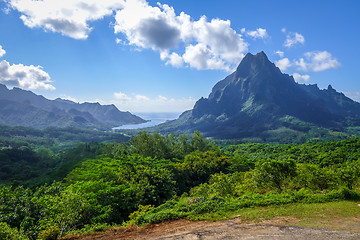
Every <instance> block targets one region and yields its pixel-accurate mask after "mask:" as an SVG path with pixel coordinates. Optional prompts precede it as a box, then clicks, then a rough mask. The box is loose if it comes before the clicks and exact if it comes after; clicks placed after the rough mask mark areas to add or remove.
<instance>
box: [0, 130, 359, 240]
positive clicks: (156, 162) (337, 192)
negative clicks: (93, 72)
mask: <svg viewBox="0 0 360 240" xmlns="http://www.w3.org/2000/svg"><path fill="white" fill-rule="evenodd" d="M359 147H360V140H359V139H351V140H344V141H341V142H328V143H307V144H303V145H268V144H242V145H236V146H228V147H225V148H223V150H222V151H221V150H219V149H218V148H217V147H216V146H215V145H214V144H213V143H211V142H209V141H207V140H206V139H204V138H202V136H201V134H200V133H198V132H197V133H195V134H194V135H193V136H192V137H187V136H186V135H182V136H176V135H165V136H161V135H158V134H148V133H142V134H140V135H138V136H137V137H135V138H134V139H132V140H131V141H130V144H128V145H125V144H121V143H110V144H104V143H103V144H98V143H87V144H80V145H79V146H78V147H77V148H73V149H68V150H66V151H64V152H63V153H62V155H61V156H63V157H65V156H67V154H68V155H69V156H71V157H69V161H64V162H63V163H64V164H65V163H68V164H69V165H68V167H64V168H63V171H60V170H59V168H55V172H56V173H57V174H55V175H56V176H60V174H59V172H61V174H63V176H66V177H65V178H63V179H62V181H61V182H54V183H52V184H50V185H48V184H45V185H42V186H38V187H37V188H32V189H29V188H24V187H22V186H18V187H16V186H5V187H2V188H0V222H5V223H6V224H7V225H6V226H9V227H10V230H11V229H13V230H14V231H15V230H17V231H18V232H20V234H23V233H24V234H26V237H28V238H29V239H37V238H38V237H39V236H42V237H43V238H46V237H48V238H51V237H53V238H56V235H57V234H60V235H64V234H67V233H71V232H72V233H75V232H88V231H91V230H94V231H96V230H97V229H98V230H99V229H105V228H107V227H108V226H112V225H114V224H122V223H124V222H127V223H128V224H131V223H136V224H139V225H142V224H147V223H155V222H161V221H165V220H172V219H178V218H189V219H198V218H201V216H204V215H206V214H211V213H216V212H222V211H236V210H238V209H243V208H249V207H255V206H270V205H284V204H290V203H313V202H317V203H318V202H329V201H339V200H360V197H359V193H358V191H357V190H356V189H357V188H359V187H360V184H359V180H360V167H359V166H360V164H359V163H360V162H359V159H360V151H359V150H358V149H359ZM144 149H146V151H144ZM22 153H24V152H22V151H19V152H17V151H14V154H20V155H21V154H22ZM36 154H39V155H36ZM36 154H35V156H46V151H40V152H39V153H38V152H36ZM20 155H18V156H20ZM76 156H79V158H78V159H77V158H76ZM25 157H29V158H31V157H32V155H26V154H25ZM86 158H89V159H87V160H85V159H86ZM15 159H16V158H15ZM44 159H47V158H46V157H44ZM63 159H65V158H63ZM71 159H72V160H71ZM30 162H31V161H30ZM44 162H46V161H44ZM19 166H20V165H19ZM62 166H66V165H62ZM45 169H46V168H45ZM179 196H181V197H179ZM11 231H12V230H11ZM54 236H55V237H54Z"/></svg>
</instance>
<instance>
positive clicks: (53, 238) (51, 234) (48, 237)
mask: <svg viewBox="0 0 360 240" xmlns="http://www.w3.org/2000/svg"><path fill="white" fill-rule="evenodd" d="M59 235H60V229H59V228H58V227H57V226H51V227H49V228H47V229H45V230H43V231H42V232H41V233H40V235H39V237H40V239H42V240H57V239H58V237H59Z"/></svg>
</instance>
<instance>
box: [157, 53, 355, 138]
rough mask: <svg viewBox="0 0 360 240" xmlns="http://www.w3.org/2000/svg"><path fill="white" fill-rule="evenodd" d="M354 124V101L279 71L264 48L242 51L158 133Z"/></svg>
mask: <svg viewBox="0 0 360 240" xmlns="http://www.w3.org/2000/svg"><path fill="white" fill-rule="evenodd" d="M359 124H360V104H359V103H358V102H355V101H353V100H351V99H350V98H348V97H346V96H345V95H344V94H342V93H339V92H337V91H336V90H335V89H333V88H332V86H330V85H329V86H328V88H327V89H323V90H320V89H319V88H318V86H317V85H316V84H315V85H305V84H299V83H296V82H295V81H294V78H293V77H292V76H289V75H288V74H283V73H282V72H281V71H280V69H279V68H277V67H276V66H275V64H273V63H271V62H270V61H269V59H268V58H267V56H266V55H265V53H264V52H260V53H258V54H256V55H252V54H251V53H248V54H247V55H246V56H245V57H244V59H243V60H242V61H241V63H240V64H239V66H238V68H237V69H236V71H235V72H234V73H232V74H230V75H229V76H227V77H226V78H225V79H223V80H221V81H219V82H218V83H217V84H216V85H215V86H214V87H213V89H212V92H211V93H210V94H209V96H208V98H201V99H199V100H198V101H197V102H196V104H195V106H194V108H193V109H192V110H189V111H186V112H184V113H183V114H182V115H181V116H180V117H179V118H178V119H177V120H174V121H170V122H167V123H164V124H162V125H159V126H158V127H156V128H155V129H154V130H155V131H160V132H171V131H179V132H188V133H190V132H193V131H194V130H199V131H201V132H203V133H204V134H205V135H206V136H208V137H214V138H220V139H244V138H258V140H259V139H260V140H264V141H266V140H267V139H269V138H271V137H272V135H276V134H283V135H287V136H292V137H293V138H295V137H294V136H299V135H301V134H302V133H310V132H311V131H313V130H314V129H315V130H317V129H326V130H327V131H328V130H331V131H337V132H342V131H345V129H346V127H349V126H358V125H359Z"/></svg>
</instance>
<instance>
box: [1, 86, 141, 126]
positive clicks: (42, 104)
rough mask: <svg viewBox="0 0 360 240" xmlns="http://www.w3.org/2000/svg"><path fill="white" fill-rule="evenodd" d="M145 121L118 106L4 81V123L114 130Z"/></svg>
mask: <svg viewBox="0 0 360 240" xmlns="http://www.w3.org/2000/svg"><path fill="white" fill-rule="evenodd" d="M144 122H145V120H143V119H142V118H140V117H138V116H135V115H133V114H131V113H129V112H122V111H119V110H118V109H117V108H116V107H115V106H114V105H101V104H99V103H87V102H85V103H81V104H79V103H75V102H72V101H69V100H64V99H60V98H57V99H55V100H49V99H46V98H45V97H43V96H41V95H36V94H35V93H33V92H31V91H26V90H22V89H20V88H13V89H11V90H9V89H8V88H7V87H6V86H5V85H2V84H0V124H4V125H10V126H26V127H33V128H46V127H79V128H96V129H102V130H105V129H110V128H111V127H116V126H120V125H124V124H137V123H144Z"/></svg>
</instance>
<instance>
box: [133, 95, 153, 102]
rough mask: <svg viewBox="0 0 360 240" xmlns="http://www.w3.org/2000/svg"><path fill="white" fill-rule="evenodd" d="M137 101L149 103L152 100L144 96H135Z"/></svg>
mask: <svg viewBox="0 0 360 240" xmlns="http://www.w3.org/2000/svg"><path fill="white" fill-rule="evenodd" d="M135 100H136V101H149V100H150V98H148V97H147V96H144V95H139V94H137V95H135Z"/></svg>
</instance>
